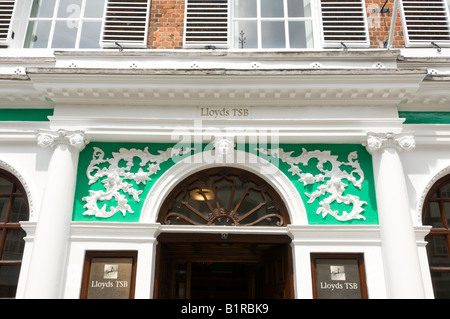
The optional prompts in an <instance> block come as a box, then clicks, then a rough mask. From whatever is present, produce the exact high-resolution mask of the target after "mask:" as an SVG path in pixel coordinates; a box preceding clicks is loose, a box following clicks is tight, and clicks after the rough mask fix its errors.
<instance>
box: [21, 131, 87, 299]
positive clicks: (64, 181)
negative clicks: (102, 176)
mask: <svg viewBox="0 0 450 319" xmlns="http://www.w3.org/2000/svg"><path fill="white" fill-rule="evenodd" d="M38 144H39V145H40V146H43V147H53V149H54V150H53V155H52V157H51V160H50V164H49V167H48V181H47V186H46V189H45V191H44V198H43V201H42V206H41V208H40V211H39V218H38V223H37V226H36V234H35V239H34V243H33V251H32V254H31V260H30V265H29V272H28V276H27V282H26V286H25V293H24V298H41V299H47V298H48V299H55V298H60V297H61V292H62V282H63V279H64V268H65V262H66V253H67V250H68V244H69V242H68V238H69V232H70V222H71V219H72V211H73V202H74V195H75V186H76V177H77V167H78V157H79V152H80V151H81V150H82V149H83V148H84V147H85V145H86V140H85V137H84V134H83V133H82V132H81V131H76V132H68V131H65V130H59V131H39V133H38Z"/></svg>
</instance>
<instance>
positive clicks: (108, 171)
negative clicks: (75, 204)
mask: <svg viewBox="0 0 450 319" xmlns="http://www.w3.org/2000/svg"><path fill="white" fill-rule="evenodd" d="M191 150H192V149H189V148H187V149H185V150H183V151H182V150H181V149H176V148H168V149H167V150H166V151H159V155H153V154H151V153H150V152H149V151H148V147H146V148H145V149H144V150H138V149H125V148H121V149H120V150H119V152H118V153H112V157H111V158H105V153H104V151H103V150H102V149H100V148H98V147H94V152H93V156H92V161H91V163H90V164H89V166H88V168H87V171H86V174H87V178H88V179H89V185H92V184H94V183H96V182H97V181H101V183H102V184H103V187H104V190H95V191H94V190H89V196H85V197H83V198H82V200H83V201H85V202H87V203H86V204H85V205H84V206H83V207H84V208H85V209H87V210H86V211H85V212H84V213H83V214H84V215H95V216H96V217H101V218H108V217H111V216H113V215H115V214H116V213H118V212H121V213H122V214H123V216H125V215H126V214H127V213H131V214H132V213H134V211H133V210H132V208H131V206H130V205H129V204H128V198H127V197H128V196H131V197H132V198H133V200H134V201H135V202H139V201H140V197H139V196H140V195H141V194H142V192H143V191H142V190H137V189H135V188H134V185H133V184H131V183H129V182H127V181H134V182H135V183H136V185H139V184H144V185H145V184H146V183H147V182H148V181H151V178H150V176H151V175H153V174H155V173H157V172H158V171H159V170H160V167H159V165H160V164H161V163H163V162H165V161H167V160H169V159H170V158H171V157H173V156H177V155H181V154H186V153H188V152H190V151H191ZM136 157H137V158H139V159H140V160H141V162H140V164H139V165H140V168H139V170H137V172H136V170H134V171H135V172H132V168H133V167H134V166H135V164H134V159H135V158H136ZM123 163H125V164H126V165H125V166H124V164H123ZM125 195H128V196H125ZM113 199H114V200H115V203H117V204H116V206H114V205H113V204H112V203H113V202H111V203H110V204H111V206H110V208H109V210H107V204H106V203H105V204H104V205H103V206H102V208H99V202H104V201H111V200H113Z"/></svg>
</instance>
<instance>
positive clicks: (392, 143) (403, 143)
mask: <svg viewBox="0 0 450 319" xmlns="http://www.w3.org/2000/svg"><path fill="white" fill-rule="evenodd" d="M383 147H394V148H397V149H399V150H405V151H411V150H413V149H414V148H415V147H416V141H415V139H414V136H413V135H412V134H411V133H398V134H396V133H392V132H388V133H372V132H369V133H367V150H368V151H369V152H374V151H377V150H379V149H381V148H383Z"/></svg>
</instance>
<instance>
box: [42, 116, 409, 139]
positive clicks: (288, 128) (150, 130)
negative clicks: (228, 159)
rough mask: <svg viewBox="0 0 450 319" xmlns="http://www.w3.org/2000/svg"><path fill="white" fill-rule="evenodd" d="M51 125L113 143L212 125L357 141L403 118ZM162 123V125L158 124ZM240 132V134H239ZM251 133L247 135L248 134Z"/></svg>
mask: <svg viewBox="0 0 450 319" xmlns="http://www.w3.org/2000/svg"><path fill="white" fill-rule="evenodd" d="M50 119H51V123H52V127H54V128H57V127H60V128H67V129H69V128H70V129H72V130H76V129H82V130H84V131H85V134H86V136H88V137H89V139H90V140H92V141H105V142H106V141H115V142H133V141H135V142H149V141H154V142H174V139H176V138H177V137H179V136H180V135H183V136H185V137H189V136H190V137H193V136H198V135H199V134H200V135H202V136H209V135H211V134H210V132H211V130H210V129H211V128H214V129H216V130H217V129H218V130H221V132H228V133H231V134H236V135H239V134H241V135H242V136H246V135H243V134H251V133H252V132H255V134H258V133H259V132H261V131H264V132H266V131H267V132H268V133H269V134H271V136H276V137H278V139H279V141H280V143H290V142H296V143H300V142H302V143H313V142H322V143H325V142H335V143H357V144H362V143H364V142H365V140H366V134H367V132H368V131H394V132H400V131H401V129H402V123H403V119H399V118H377V119H374V118H369V119H361V118H355V119H349V118H343V119H247V120H202V121H201V123H202V128H201V129H200V131H198V130H197V129H196V128H195V127H194V124H195V122H194V121H195V119H194V118H192V119H172V118H164V119H162V118H158V119H155V118H154V119H146V118H141V119H137V118H120V119H119V118H75V117H56V116H54V117H50ZM161 123H164V125H161ZM239 132H241V133H239ZM249 136H250V135H249Z"/></svg>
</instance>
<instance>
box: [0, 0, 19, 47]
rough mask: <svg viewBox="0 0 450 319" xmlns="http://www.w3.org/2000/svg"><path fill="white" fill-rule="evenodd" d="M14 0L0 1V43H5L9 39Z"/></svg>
mask: <svg viewBox="0 0 450 319" xmlns="http://www.w3.org/2000/svg"><path fill="white" fill-rule="evenodd" d="M15 2H16V1H0V45H7V44H8V41H9V40H11V32H12V31H11V28H10V26H11V22H12V17H13V13H14V4H15Z"/></svg>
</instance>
